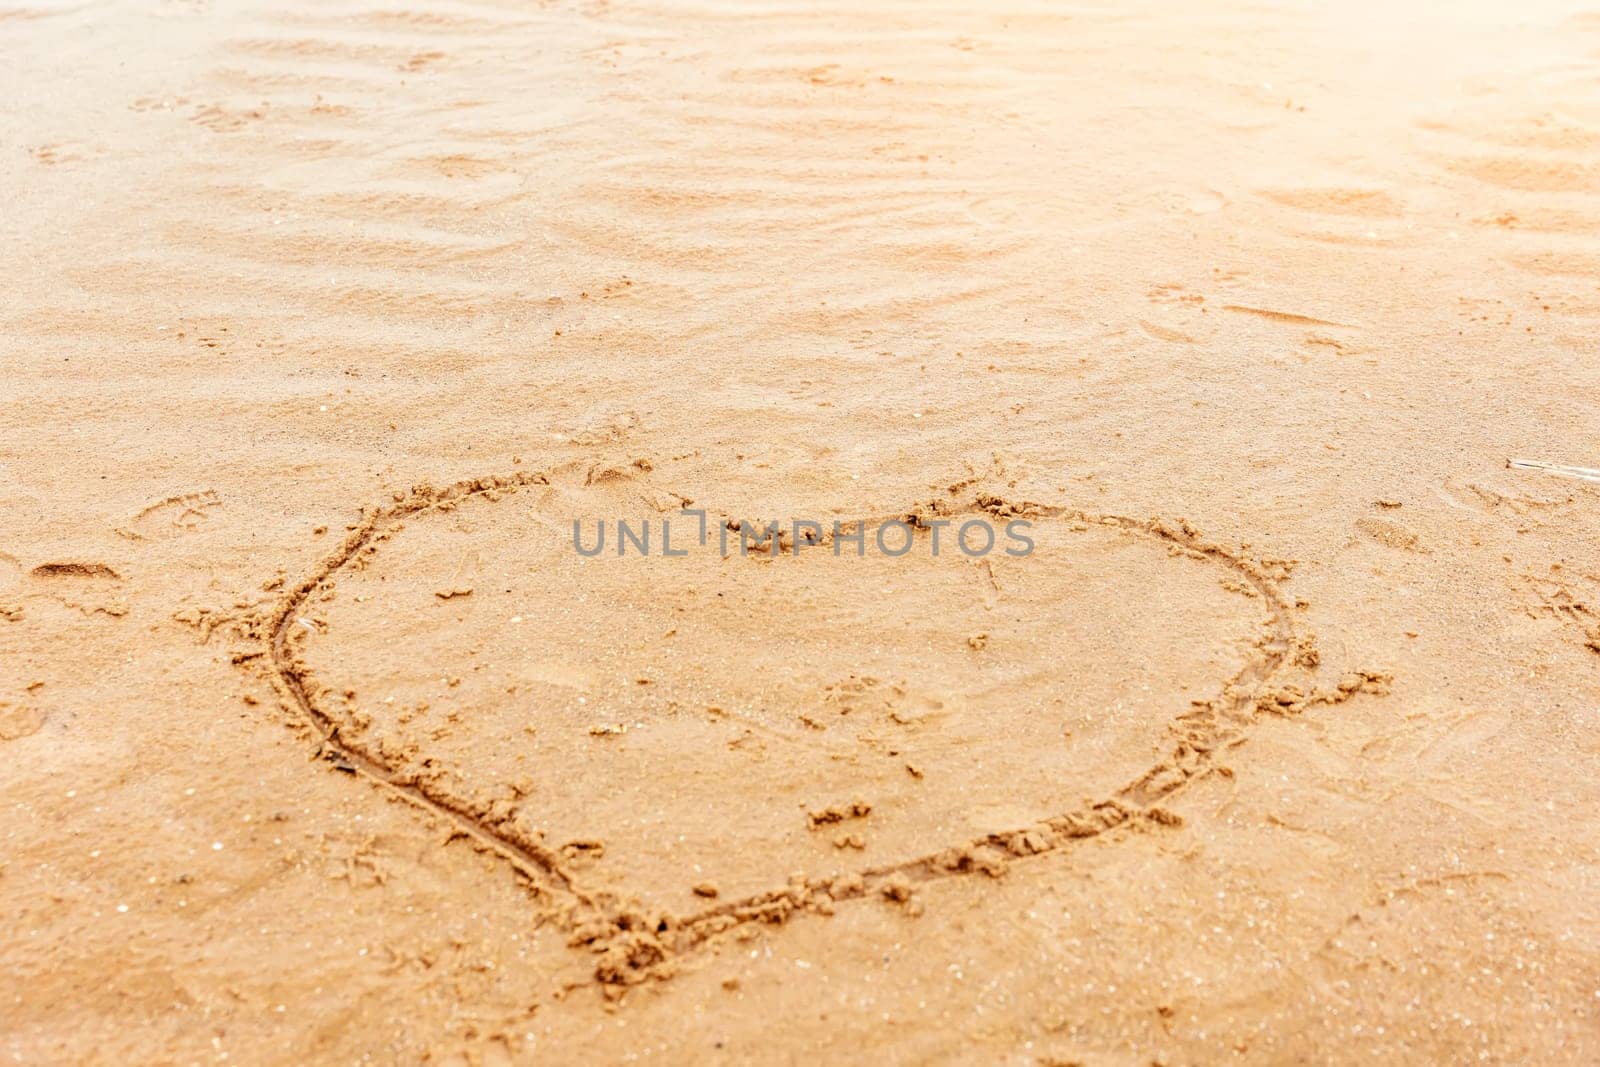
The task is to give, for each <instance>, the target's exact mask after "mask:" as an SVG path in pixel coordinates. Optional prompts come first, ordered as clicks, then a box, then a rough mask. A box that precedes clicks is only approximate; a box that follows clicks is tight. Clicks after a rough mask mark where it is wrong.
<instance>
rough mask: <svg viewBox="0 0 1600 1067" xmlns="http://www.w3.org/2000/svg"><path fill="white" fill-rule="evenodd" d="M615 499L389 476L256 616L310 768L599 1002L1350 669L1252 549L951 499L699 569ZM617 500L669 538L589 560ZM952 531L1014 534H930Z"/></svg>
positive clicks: (1037, 845)
mask: <svg viewBox="0 0 1600 1067" xmlns="http://www.w3.org/2000/svg"><path fill="white" fill-rule="evenodd" d="M644 489H645V487H643V486H642V483H638V482H633V481H630V479H629V478H627V477H624V478H619V479H612V480H601V481H599V482H590V483H588V484H584V483H582V482H581V481H574V482H573V484H564V481H563V478H562V477H561V476H560V474H559V473H552V474H550V475H543V474H538V475H536V474H518V475H515V476H511V477H496V478H485V479H477V480H473V481H470V482H465V483H460V484H457V485H454V486H450V487H448V488H445V489H432V488H427V487H423V488H419V489H417V490H415V491H413V492H412V493H411V494H410V495H409V496H407V497H405V498H404V499H402V500H400V501H398V502H396V503H394V504H392V505H390V506H387V507H382V508H375V509H370V510H368V511H367V512H366V514H365V515H364V517H363V520H362V521H361V523H359V524H358V525H357V526H356V527H355V528H354V529H353V530H352V531H351V533H350V535H349V536H348V537H347V538H346V540H345V542H344V544H343V545H341V547H340V549H339V550H338V551H337V552H336V553H335V554H334V555H333V556H332V557H330V558H329V559H328V560H327V561H326V562H325V563H324V564H323V565H322V566H321V567H320V568H318V569H317V571H316V572H314V573H313V574H311V575H309V576H307V577H306V578H305V579H304V580H303V581H301V582H299V583H298V584H296V585H295V586H293V587H292V588H290V589H289V590H288V591H287V592H286V593H285V595H284V597H283V599H282V601H281V602H280V603H279V604H278V605H277V607H276V609H275V610H274V611H273V613H272V615H271V618H270V620H269V621H270V627H269V629H270V634H271V638H270V656H269V657H268V658H269V659H270V663H271V669H272V672H273V677H274V679H275V681H276V683H277V685H278V686H279V688H280V691H281V692H282V694H283V696H284V698H285V700H286V702H288V703H289V704H291V705H292V706H293V708H294V709H296V710H297V711H298V712H299V713H300V714H301V715H302V716H303V717H304V719H305V720H306V721H307V723H308V724H309V725H310V726H311V727H313V728H314V730H315V732H316V735H317V736H318V739H319V743H320V745H321V751H322V753H323V755H324V756H325V757H326V758H327V759H328V760H329V761H330V762H332V763H333V764H335V765H336V766H338V767H339V768H340V769H342V770H346V771H350V772H354V773H356V774H358V775H360V776H363V777H366V778H367V779H369V780H370V781H372V782H374V783H376V784H377V785H378V786H380V787H381V788H383V789H386V790H388V791H390V792H392V793H395V794H398V795H399V796H401V797H403V798H405V799H406V800H408V801H410V802H411V803H413V804H415V805H417V806H419V807H422V808H424V809H426V810H427V811H429V812H431V813H432V814H433V815H434V816H435V817H437V818H440V819H443V820H446V821H447V822H449V823H450V824H452V827H453V829H454V830H455V831H456V832H458V833H459V834H461V835H464V836H466V837H467V838H469V839H471V840H472V841H474V842H475V843H477V844H479V845H480V846H482V847H485V848H488V849H490V850H492V851H494V852H495V853H497V854H498V855H500V856H501V857H502V858H503V859H504V860H505V861H506V862H508V863H510V864H512V865H513V866H514V867H515V869H516V870H517V871H518V872H520V874H521V875H522V876H523V877H524V878H525V880H526V882H527V884H528V885H529V887H530V890H531V891H532V892H534V893H535V894H536V895H538V896H540V897H541V898H543V899H544V900H545V901H546V903H548V904H550V905H552V906H553V907H552V908H551V909H550V913H551V914H552V915H553V916H556V919H557V921H559V922H561V923H563V924H565V926H566V927H567V929H568V931H569V933H570V935H571V938H572V941H573V943H574V944H575V945H578V946H582V947H586V948H587V949H589V950H592V951H594V952H595V953H596V957H597V966H596V977H597V978H598V979H599V980H600V981H601V982H603V983H605V984H606V985H607V986H608V987H610V988H614V989H615V988H620V987H625V986H627V985H631V984H634V983H637V982H639V981H642V980H645V979H647V978H650V977H661V976H665V975H667V974H670V973H671V972H672V970H673V969H674V968H675V966H676V963H677V961H678V960H679V959H681V958H682V957H683V956H684V955H685V954H686V953H688V952H690V951H692V950H694V949H696V948H698V947H700V946H702V945H704V944H705V943H706V942H708V941H709V940H711V939H713V938H715V937H717V936H719V935H721V934H723V933H725V932H727V931H729V930H731V929H734V928H736V927H738V926H741V925H743V924H746V923H749V922H755V921H781V920H783V919H785V918H787V917H789V916H790V915H793V914H796V913H800V912H823V913H826V912H829V911H831V910H832V909H833V908H834V907H835V906H836V905H838V904H839V903H840V902H842V901H846V900H851V899H856V898H861V897H865V896H869V895H872V896H884V897H888V898H889V899H891V900H898V901H901V902H908V901H911V897H912V893H913V890H914V887H915V885H916V884H917V883H918V882H920V881H925V880H928V879H931V878H937V877H944V876H949V875H954V874H962V873H969V872H982V873H987V874H991V875H997V874H999V873H1000V872H1001V871H1002V870H1003V869H1004V868H1005V866H1006V864H1008V863H1009V862H1012V861H1014V860H1017V859H1020V858H1024V857H1028V856H1032V855H1039V854H1045V853H1051V852H1055V851H1058V850H1060V849H1063V848H1065V847H1067V846H1069V845H1071V844H1073V843H1075V842H1080V841H1084V840H1087V839H1091V838H1094V837H1097V836H1099V835H1102V834H1104V833H1106V832H1107V831H1111V830H1116V829H1119V828H1123V829H1135V828H1153V827H1159V826H1161V825H1163V824H1170V823H1174V822H1177V821H1179V819H1178V816H1177V815H1175V814H1174V813H1172V812H1171V811H1170V810H1168V809H1167V808H1165V807H1163V806H1162V802H1163V801H1165V800H1167V799H1169V798H1170V797H1171V796H1172V794H1173V793H1175V792H1176V791H1177V790H1179V789H1181V788H1182V787H1183V786H1184V785H1185V784H1186V783H1188V782H1190V781H1192V780H1194V779H1195V778H1197V777H1199V776H1202V775H1205V774H1207V773H1210V772H1211V771H1212V770H1213V769H1214V765H1213V758H1214V755H1215V753H1217V752H1218V751H1219V750H1221V749H1223V748H1225V747H1228V746H1231V745H1234V744H1237V743H1239V742H1240V741H1242V740H1243V738H1244V736H1245V732H1246V731H1247V730H1248V728H1249V726H1250V725H1251V724H1252V723H1253V722H1254V721H1256V720H1257V718H1259V716H1260V715H1262V714H1264V713H1268V712H1271V713H1293V712H1297V711H1300V710H1302V709H1304V708H1305V707H1307V706H1309V705H1312V704H1316V703H1331V702H1334V701H1337V700H1342V699H1344V698H1346V697H1348V696H1349V695H1351V694H1352V693H1354V692H1358V691H1361V690H1364V689H1365V690H1374V689H1377V688H1379V687H1380V686H1381V684H1382V680H1381V679H1380V678H1379V677H1378V676H1376V675H1367V674H1357V675H1349V676H1346V677H1345V678H1343V679H1341V680H1340V681H1339V682H1338V684H1337V685H1336V686H1333V687H1328V688H1322V689H1318V688H1315V687H1314V686H1313V685H1312V680H1311V676H1312V672H1313V670H1314V669H1315V668H1316V666H1317V657H1316V652H1315V648H1314V645H1313V644H1312V642H1311V639H1310V637H1309V636H1308V635H1306V634H1304V633H1303V632H1302V631H1301V629H1300V627H1299V624H1298V621H1297V614H1296V610H1295V608H1294V607H1293V606H1292V604H1291V603H1290V602H1289V601H1288V600H1286V599H1285V597H1284V595H1283V594H1282V592H1281V591H1280V589H1279V583H1280V582H1281V581H1282V580H1283V578H1284V577H1285V576H1286V573H1287V567H1286V565H1284V564H1282V563H1271V562H1263V561H1258V560H1251V559H1248V558H1246V557H1245V556H1243V555H1241V554H1239V553H1236V552H1232V551H1229V550H1227V549H1225V548H1223V547H1221V546H1218V545H1215V544H1211V543H1209V542H1207V541H1206V540H1205V539H1204V538H1202V537H1201V536H1200V535H1199V534H1198V533H1197V532H1196V531H1195V530H1193V529H1192V528H1191V527H1189V526H1188V525H1187V524H1186V523H1183V522H1181V521H1174V522H1168V521H1163V520H1159V519H1148V520H1144V519H1133V518H1128V517H1121V516H1114V515H1098V514H1091V513H1088V512H1084V511H1080V510H1077V509H1073V508H1070V507H1061V506H1046V505H1033V504H1022V503H1017V502H1010V501H1007V500H1005V499H1003V498H1001V497H999V496H970V497H964V498H957V497H955V496H954V495H952V497H951V498H950V499H939V500H934V501H930V502H927V503H923V504H919V505H915V506H909V507H907V508H906V509H905V510H904V511H902V512H899V513H897V514H896V515H893V516H886V518H895V519H900V520H904V521H906V522H907V523H909V524H911V525H915V526H918V527H920V528H919V530H918V533H917V536H916V539H915V541H914V544H913V547H912V550H911V551H908V552H906V553H905V554H904V555H899V556H888V555H884V554H882V553H880V552H876V551H873V550H872V548H873V546H872V538H871V536H870V535H869V537H868V549H867V551H866V552H865V554H858V553H857V550H856V548H855V547H854V543H853V542H851V541H848V540H844V539H841V543H840V544H839V545H838V546H835V545H833V544H831V543H825V544H823V545H820V546H816V547H807V548H804V549H802V550H801V551H800V552H799V553H797V554H796V553H793V551H792V546H791V548H790V552H789V553H786V554H782V555H780V556H778V557H777V558H772V557H770V556H767V555H764V554H760V555H758V554H752V555H749V556H746V555H743V554H741V553H740V552H739V551H738V549H737V544H738V540H737V538H736V537H735V538H734V539H733V541H732V542H730V544H731V546H733V547H732V551H731V552H730V553H729V554H728V555H726V556H724V555H723V553H722V552H721V551H720V550H719V549H718V543H717V542H718V539H717V538H716V537H715V536H713V537H710V538H708V543H707V544H706V545H705V546H701V545H700V544H698V543H697V540H696V538H695V536H694V533H695V529H696V524H695V522H694V520H693V519H691V518H688V517H685V516H683V515H681V514H679V513H678V511H677V504H678V501H677V500H675V499H673V498H671V497H670V496H668V495H666V494H661V493H659V492H653V491H644ZM641 501H652V502H654V504H655V508H656V510H655V511H653V512H649V511H646V510H645V509H644V505H643V504H642V503H641ZM663 501H668V502H669V503H663ZM710 514H711V523H712V527H711V528H712V529H713V530H715V529H716V528H717V527H716V524H717V523H718V522H723V523H726V522H727V521H729V520H731V519H733V518H734V516H719V515H718V514H717V513H716V512H715V511H712V512H711V513H710ZM645 515H648V516H649V520H650V524H651V525H652V526H653V527H654V532H655V535H656V536H657V538H658V539H659V536H660V531H661V523H662V520H663V519H664V520H666V521H668V522H677V523H678V525H677V527H676V528H675V529H674V538H675V542H676V543H675V551H682V550H683V549H684V548H687V554H686V555H684V556H681V557H671V558H669V557H666V556H664V555H663V554H661V552H660V545H659V540H658V542H657V544H656V546H655V548H656V552H655V554H653V555H649V556H646V555H641V554H640V553H639V551H638V550H637V545H636V544H630V545H629V549H630V551H628V552H627V553H626V554H624V555H620V556H619V555H618V554H617V550H616V544H615V540H616V539H615V525H614V524H615V521H616V519H618V518H625V519H628V520H630V522H631V523H632V524H633V528H634V529H638V528H639V527H640V526H642V525H644V521H643V520H644V517H645ZM975 517H976V518H982V519H984V520H986V521H989V522H992V523H994V524H995V525H996V526H997V527H1003V525H1004V523H1005V522H1007V521H1010V520H1013V519H1022V520H1023V521H1026V522H1028V523H1030V524H1031V528H1030V530H1029V535H1030V536H1031V537H1032V538H1033V540H1034V542H1035V546H1036V547H1035V548H1034V550H1033V552H1032V553H1031V554H1029V555H1027V556H1021V557H1013V556H1007V555H1005V554H1004V552H1003V551H999V550H996V551H993V552H991V553H989V554H987V555H984V556H983V557H981V558H975V557H973V556H969V555H968V554H966V553H963V552H959V551H955V550H953V549H952V548H951V547H950V541H949V539H948V538H949V534H948V531H947V532H946V541H945V543H944V546H943V551H942V552H941V553H940V554H938V555H935V554H934V553H933V552H932V551H931V540H932V533H933V531H932V530H930V529H928V527H929V526H930V525H934V524H936V523H937V521H938V520H940V519H943V518H954V519H955V520H956V522H957V523H958V524H959V522H960V521H965V520H968V519H972V518H975ZM574 520H577V521H578V522H579V523H580V524H581V527H582V529H583V531H584V533H583V537H584V539H585V544H586V545H588V546H592V544H593V538H594V537H595V535H596V532H597V531H598V529H599V523H600V522H601V521H602V520H603V521H605V522H606V523H607V524H608V525H609V526H610V527H611V531H612V538H611V540H610V541H609V542H608V543H607V545H606V548H605V550H604V551H602V552H601V553H600V554H599V555H596V556H593V557H592V558H590V557H585V556H584V555H582V554H580V553H578V552H577V551H575V550H574V548H573V544H572V537H573V528H572V524H573V522H574ZM858 521H862V522H866V523H867V524H868V526H869V529H870V528H874V527H875V526H876V525H877V523H878V521H879V520H876V519H868V520H858ZM785 525H787V524H785ZM824 525H825V527H828V526H831V521H829V522H827V523H825V524H824ZM845 529H846V531H848V530H849V529H850V526H849V525H848V524H847V525H846V527H845ZM824 540H825V541H831V538H828V537H826V536H825V538H824ZM896 543H898V542H896ZM836 548H837V551H836V550H835V549H836ZM1292 672H1299V673H1300V674H1301V675H1302V678H1301V684H1300V685H1295V684H1289V683H1287V682H1285V681H1284V676H1286V675H1288V674H1290V673H1292ZM795 871H805V872H808V873H806V874H800V875H796V874H794V873H793V872H795ZM913 906H915V905H914V903H913Z"/></svg>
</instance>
